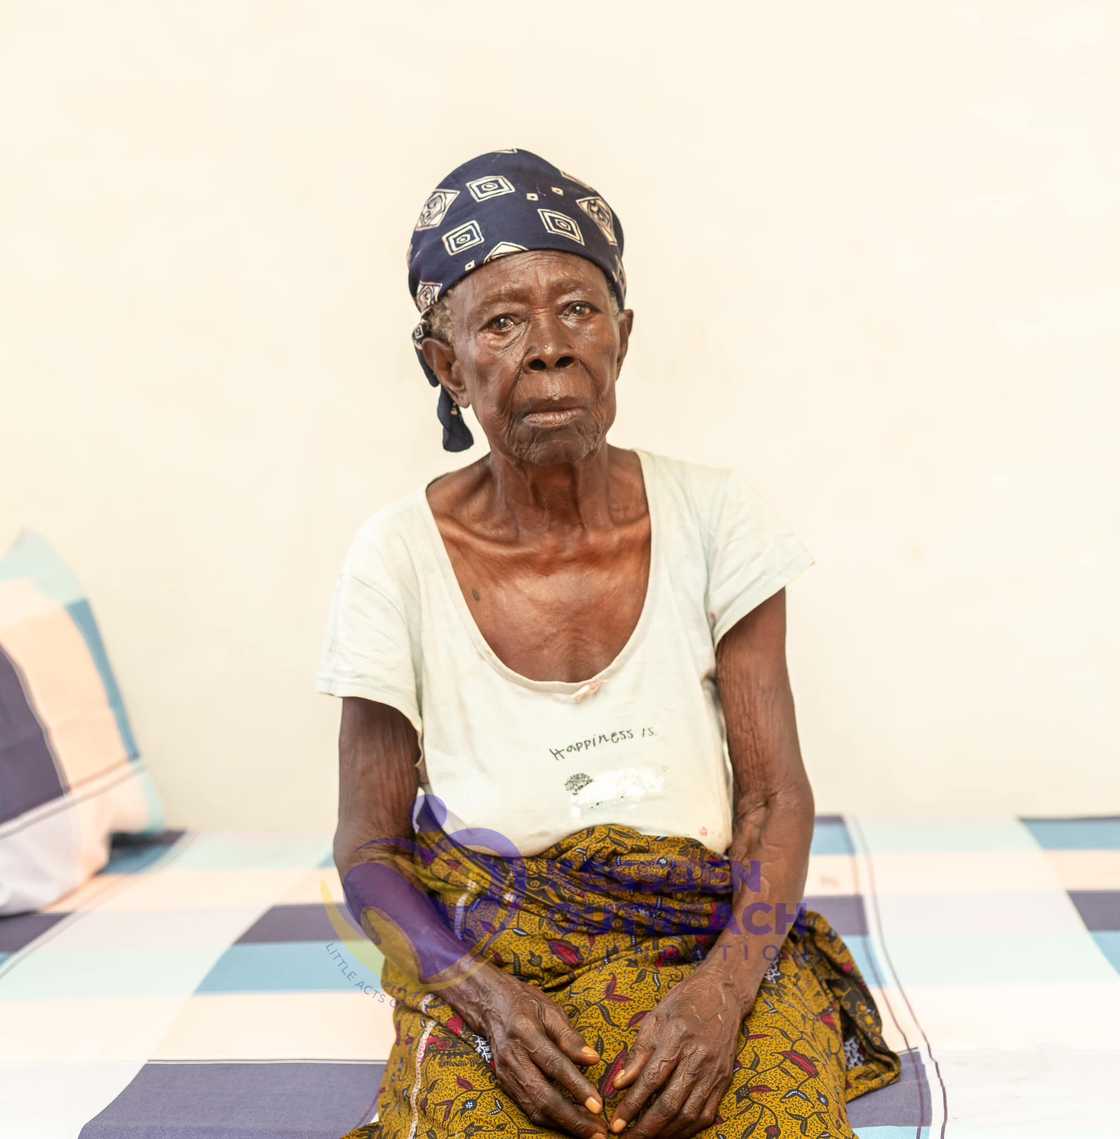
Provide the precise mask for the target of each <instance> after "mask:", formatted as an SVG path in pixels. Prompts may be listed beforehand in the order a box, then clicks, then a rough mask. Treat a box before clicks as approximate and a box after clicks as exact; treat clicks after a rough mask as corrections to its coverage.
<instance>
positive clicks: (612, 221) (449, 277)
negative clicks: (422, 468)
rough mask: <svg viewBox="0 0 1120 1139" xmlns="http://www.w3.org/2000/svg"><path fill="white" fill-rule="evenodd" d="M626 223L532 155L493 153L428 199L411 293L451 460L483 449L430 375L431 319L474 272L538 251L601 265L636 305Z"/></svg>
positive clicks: (411, 265)
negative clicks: (626, 255)
mask: <svg viewBox="0 0 1120 1139" xmlns="http://www.w3.org/2000/svg"><path fill="white" fill-rule="evenodd" d="M622 243H623V235H622V223H621V222H620V221H619V219H618V217H617V216H616V215H615V214H614V212H613V211H612V210H611V208H610V206H608V205H607V203H606V202H605V201H604V200H603V199H602V197H601V196H600V195H599V194H598V193H597V192H596V190H595V188H594V187H593V186H589V185H588V184H587V183H586V182H581V181H580V180H579V179H578V178H575V177H573V176H572V175H571V174H565V173H564V171H563V170H560V169H559V168H558V167H556V166H553V165H552V163H551V162H546V161H545V160H544V159H543V158H541V157H540V156H539V155H536V154H533V153H532V152H531V151H528V150H518V149H516V148H514V149H510V150H491V151H488V152H487V153H486V154H480V155H478V157H477V158H471V159H469V160H468V161H466V162H464V163H462V164H461V165H459V166H456V167H455V169H454V170H452V171H451V173H450V174H448V175H447V177H446V178H441V179H440V182H439V185H438V186H437V187H436V188H435V189H434V190H433V191H432V192H431V193H430V194H429V195H428V199H427V201H426V202H425V203H424V208H423V209H422V210H421V211H420V217H419V218H418V219H417V222H416V226H415V228H414V230H413V232H412V238H411V240H410V241H409V245H408V254H407V261H408V290H409V292H410V293H411V295H412V299H413V301H414V302H415V304H416V307H417V309H418V310H419V311H420V316H421V320H420V323H419V324H417V325H416V327H415V328H414V329H413V330H412V342H413V347H414V348H415V349H416V355H417V357H418V358H419V361H420V366H421V368H423V370H424V374H425V375H426V376H427V377H428V382H429V383H430V384H431V385H432V386H433V387H439V388H440V393H439V407H438V409H437V415H438V417H439V421H440V422H441V423H442V424H443V448H444V450H445V451H465V450H466V449H467V448H468V447H470V446H471V445H472V444H473V443H474V436H473V435H472V434H471V431H470V428H469V427H467V425H466V424H465V423H464V422H463V416H462V414H461V412H460V409H459V408H458V407H457V406H456V405H455V402H454V401H453V400H452V398H451V395H450V393H449V392H448V391H447V389H446V388H444V387H442V386H441V385H440V381H439V377H438V376H437V375H436V374H435V372H434V371H432V369H431V368H429V367H428V363H427V361H426V360H425V359H424V356H423V354H422V353H421V351H420V342H421V341H422V340H423V339H424V337H425V336H426V335H427V334H428V327H427V321H426V320H425V319H424V317H425V315H426V313H427V312H428V310H429V309H430V308H431V306H432V305H434V304H435V303H436V301H437V300H438V299H439V298H440V297H441V296H442V295H443V294H444V293H446V292H447V290H448V289H450V288H451V286H452V285H454V284H455V282H456V281H458V280H460V279H461V278H463V277H465V276H466V275H467V274H468V273H469V272H470V271H471V270H472V269H477V268H478V267H479V266H480V265H485V264H486V262H487V261H492V260H493V259H494V258H495V257H503V256H506V255H507V254H510V253H524V252H525V251H527V250H529V249H559V250H561V251H562V252H564V253H575V254H578V255H579V256H581V257H586V258H587V259H588V260H589V261H593V262H594V263H595V264H596V265H598V266H599V268H600V269H602V270H603V272H604V273H605V274H606V277H607V281H608V283H609V285H610V287H611V288H612V289H613V290H614V294H615V296H616V297H617V298H618V304H619V308H625V306H626V274H625V272H624V271H623V268H622Z"/></svg>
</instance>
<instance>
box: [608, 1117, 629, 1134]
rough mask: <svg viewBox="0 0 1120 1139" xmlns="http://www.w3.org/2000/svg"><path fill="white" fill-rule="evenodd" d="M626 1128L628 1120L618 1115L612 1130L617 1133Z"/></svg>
mask: <svg viewBox="0 0 1120 1139" xmlns="http://www.w3.org/2000/svg"><path fill="white" fill-rule="evenodd" d="M625 1126H626V1120H625V1119H623V1118H622V1117H621V1116H619V1115H616V1116H615V1118H614V1122H613V1123H612V1124H611V1130H612V1131H616V1132H617V1131H621V1130H622V1129H623V1128H624V1127H625Z"/></svg>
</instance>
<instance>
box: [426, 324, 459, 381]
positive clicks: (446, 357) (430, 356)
mask: <svg viewBox="0 0 1120 1139" xmlns="http://www.w3.org/2000/svg"><path fill="white" fill-rule="evenodd" d="M420 354H421V355H422V356H423V357H424V362H425V363H426V364H427V365H428V367H429V368H431V369H432V371H433V372H435V374H436V375H437V376H438V377H439V382H440V383H441V384H443V386H444V387H448V386H449V385H448V381H449V380H450V379H451V368H452V365H454V363H455V349H454V348H452V347H451V345H450V344H448V343H447V342H446V341H445V340H440V339H438V338H437V337H435V336H425V337H424V339H423V340H421V341H420Z"/></svg>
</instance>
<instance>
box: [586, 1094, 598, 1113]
mask: <svg viewBox="0 0 1120 1139" xmlns="http://www.w3.org/2000/svg"><path fill="white" fill-rule="evenodd" d="M583 1106H584V1107H586V1108H587V1110H588V1111H589V1112H591V1114H592V1115H598V1114H599V1112H600V1111H602V1110H603V1105H602V1104H601V1103H600V1102H599V1101H598V1100H597V1099H596V1098H595V1097H594V1096H593V1095H589V1096H588V1097H587V1099H586V1100H584V1104H583Z"/></svg>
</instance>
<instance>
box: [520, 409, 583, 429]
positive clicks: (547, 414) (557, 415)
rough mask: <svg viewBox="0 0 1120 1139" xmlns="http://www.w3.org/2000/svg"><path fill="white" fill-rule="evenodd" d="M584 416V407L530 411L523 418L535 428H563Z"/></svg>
mask: <svg viewBox="0 0 1120 1139" xmlns="http://www.w3.org/2000/svg"><path fill="white" fill-rule="evenodd" d="M582 414H583V408H582V407H565V408H563V409H562V410H561V411H530V412H529V413H528V414H527V415H525V416H524V417H523V418H524V420H525V422H526V423H528V424H531V425H532V426H533V427H563V426H564V424H565V423H571V421H572V420H573V419H575V418H576V416H577V415H582Z"/></svg>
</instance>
